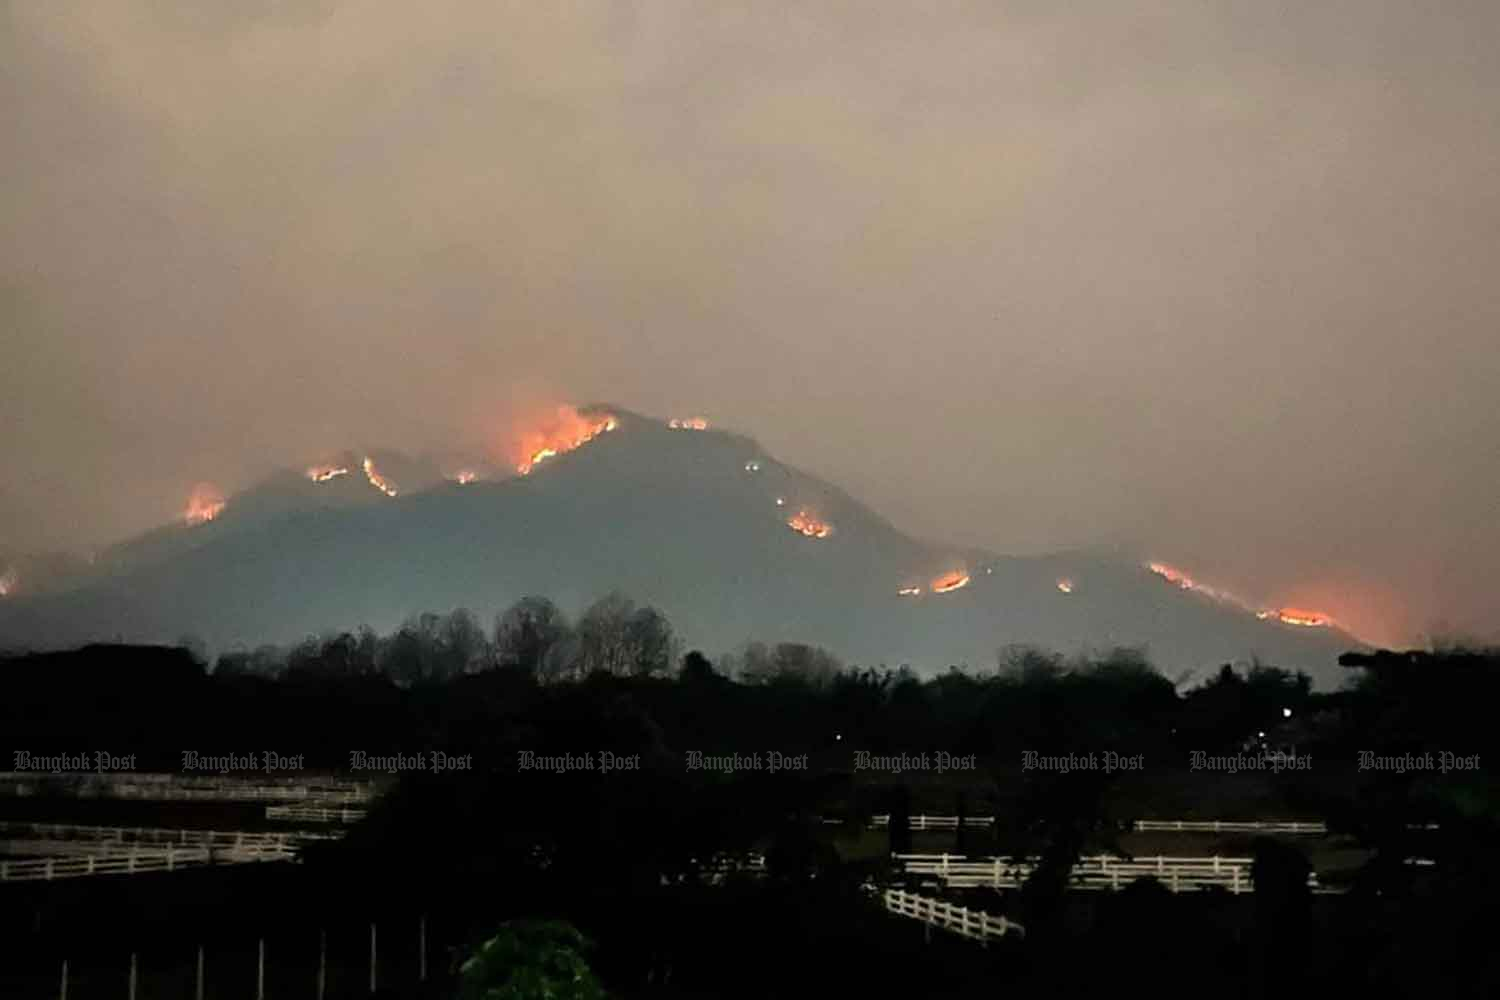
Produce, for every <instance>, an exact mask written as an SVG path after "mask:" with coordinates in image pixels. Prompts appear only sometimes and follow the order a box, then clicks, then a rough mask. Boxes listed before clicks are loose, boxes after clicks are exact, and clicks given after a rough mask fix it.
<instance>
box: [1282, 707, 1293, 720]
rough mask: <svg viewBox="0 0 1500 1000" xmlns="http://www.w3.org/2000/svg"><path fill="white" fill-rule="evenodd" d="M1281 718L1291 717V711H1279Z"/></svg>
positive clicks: (1287, 709) (1284, 709)
mask: <svg viewBox="0 0 1500 1000" xmlns="http://www.w3.org/2000/svg"><path fill="white" fill-rule="evenodd" d="M1281 717H1282V718H1283V719H1290V718H1291V717H1292V710H1291V709H1290V708H1283V709H1282V710H1281Z"/></svg>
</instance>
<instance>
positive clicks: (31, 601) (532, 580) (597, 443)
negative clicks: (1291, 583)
mask: <svg viewBox="0 0 1500 1000" xmlns="http://www.w3.org/2000/svg"><path fill="white" fill-rule="evenodd" d="M614 412H616V413H619V412H620V411H614ZM618 423H619V426H618V428H617V429H616V430H615V431H614V432H612V433H607V434H603V435H601V436H599V437H598V438H597V439H596V440H593V441H592V442H590V443H588V444H587V445H585V446H584V447H582V448H579V449H578V450H576V451H573V452H569V453H566V454H562V455H559V456H557V457H555V458H550V459H548V460H547V461H545V462H543V463H542V464H540V465H538V466H537V467H536V468H535V470H534V471H533V472H532V473H531V474H530V475H528V476H524V477H516V478H510V479H505V480H502V481H497V482H476V483H471V484H468V485H463V486H460V485H457V484H455V483H445V482H441V481H440V480H438V479H437V478H436V476H435V475H434V476H432V477H429V478H427V479H426V480H424V485H425V483H426V482H434V481H436V482H438V485H433V486H430V487H429V488H426V489H420V490H418V491H416V492H411V493H408V492H406V491H405V490H404V489H403V490H402V491H401V492H399V493H398V495H397V496H394V497H388V496H386V495H385V494H384V493H381V492H379V491H377V490H375V489H373V488H372V487H371V486H370V484H369V483H367V482H365V481H364V479H363V477H362V476H361V475H360V474H359V471H358V470H357V469H354V470H351V473H350V474H349V475H347V476H343V477H339V478H337V479H334V480H331V481H329V482H326V483H316V484H315V483H310V482H309V481H308V480H307V479H306V478H305V477H302V476H298V475H294V474H288V475H287V476H285V477H279V478H278V479H276V480H273V481H271V482H268V483H267V484H265V485H263V486H262V487H259V488H257V489H256V490H253V491H249V492H247V493H245V494H242V495H240V496H238V497H234V498H231V500H230V502H229V504H228V506H227V507H226V508H225V510H224V512H223V513H222V515H221V516H220V517H219V518H218V519H216V520H214V521H211V522H209V523H207V524H203V525H199V526H197V527H186V526H179V527H174V528H170V529H161V530H160V531H159V532H155V533H152V534H151V535H148V536H144V537H143V538H141V539H138V540H136V541H135V542H133V543H130V544H129V545H126V546H121V547H119V548H117V549H116V550H113V551H112V553H111V554H110V558H108V559H104V560H101V563H103V564H104V567H103V568H102V569H101V570H100V571H99V572H98V574H97V575H96V577H95V578H94V579H92V580H91V581H90V582H88V583H87V584H85V585H83V586H80V587H78V588H76V589H73V590H71V591H68V592H66V593H60V594H47V595H38V596H36V597H32V598H23V599H11V600H9V601H6V602H4V604H3V605H0V644H4V645H9V646H17V645H25V646H57V645H65V644H69V643H74V642H79V641H82V640H85V639H95V638H124V639H129V640H158V641H160V640H168V641H170V640H174V639H176V638H178V637H180V636H182V635H184V634H189V633H191V634H195V635H198V636H200V637H202V638H203V639H204V640H206V641H207V642H208V643H209V644H210V645H212V646H215V647H222V646H226V645H230V644H236V643H243V644H246V645H254V644H258V643H261V642H267V641H274V642H283V641H289V640H294V639H297V638H300V637H302V636H304V635H307V634H309V633H321V632H326V631H328V630H330V629H343V628H352V627H354V626H356V625H359V624H362V623H368V624H371V625H373V626H375V627H377V628H379V629H388V628H390V627H393V626H394V625H395V624H396V623H397V622H399V621H400V620H401V619H402V618H404V617H405V616H406V615H408V614H410V613H411V612H413V611H418V610H424V609H435V610H446V609H449V608H453V607H459V606H465V607H470V608H473V609H475V610H476V611H478V612H479V613H480V614H481V616H482V617H486V618H487V617H488V616H489V615H491V614H493V612H494V611H496V610H497V609H499V608H502V607H504V606H506V605H507V604H509V603H510V602H512V601H513V600H515V599H516V598H518V597H520V596H522V595H525V594H532V593H538V594H547V595H549V596H551V597H553V598H554V599H555V600H557V601H558V603H559V604H560V605H562V606H563V607H565V608H568V609H571V610H577V609H579V608H581V607H582V606H584V605H586V604H587V603H589V602H590V601H592V600H594V599H595V598H597V597H599V596H601V595H603V594H604V593H606V592H608V591H610V590H616V589H617V590H620V591H623V592H624V593H626V594H628V595H630V596H631V597H633V598H635V599H636V600H637V601H640V602H647V603H651V604H655V605H657V606H658V607H660V608H661V609H662V610H663V611H665V612H666V613H667V615H668V616H669V617H670V618H671V620H672V621H673V623H674V624H675V625H676V627H677V628H678V630H679V632H680V633H681V634H682V636H683V638H684V639H685V640H686V641H687V642H688V643H690V644H692V645H697V646H702V647H703V648H705V649H708V650H710V651H713V652H722V651H726V650H728V649H731V648H733V647H735V646H737V645H739V644H740V643H742V642H744V641H746V640H749V639H762V640H766V641H771V642H774V641H783V640H794V641H802V642H811V643H817V644H820V645H824V646H827V647H828V648H830V649H832V650H833V651H835V652H837V653H838V654H839V655H841V656H843V657H844V658H845V659H846V660H849V661H851V662H857V663H861V664H880V663H885V664H890V665H895V664H899V663H910V664H912V665H913V666H914V667H917V668H919V669H923V670H934V669H941V668H944V667H946V666H948V665H950V664H968V665H970V666H973V667H992V666H993V665H994V664H995V655H996V651H997V650H998V649H999V648H1001V647H1003V646H1005V645H1008V644H1014V643H1028V644H1036V645H1040V646H1045V647H1049V648H1054V649H1057V650H1059V651H1064V652H1072V651H1076V650H1080V649H1093V650H1099V649H1105V648H1109V647H1112V646H1116V645H1130V646H1145V647H1146V648H1147V651H1148V654H1149V655H1150V657H1151V659H1152V661H1153V662H1154V663H1156V664H1157V665H1158V666H1159V667H1160V668H1161V669H1163V670H1164V671H1166V672H1168V673H1169V674H1175V673H1177V672H1180V671H1183V670H1187V669H1199V670H1206V669H1211V668H1213V667H1214V666H1216V665H1217V664H1219V663H1222V662H1227V661H1230V660H1244V659H1247V658H1249V657H1252V656H1257V657H1259V658H1261V659H1263V660H1265V661H1267V662H1270V663H1275V664H1277V665H1282V666H1287V667H1298V668H1302V669H1306V670H1308V671H1309V673H1312V674H1313V675H1314V677H1315V678H1316V679H1317V680H1318V682H1319V683H1320V685H1322V686H1329V685H1332V684H1336V683H1338V681H1339V679H1340V676H1341V672H1340V671H1339V669H1338V668H1337V666H1336V664H1335V658H1336V656H1337V654H1338V653H1339V652H1340V651H1342V650H1344V649H1347V648H1349V647H1350V646H1352V645H1355V643H1354V642H1353V640H1352V639H1350V638H1349V637H1348V636H1347V635H1344V634H1342V633H1339V632H1336V631H1334V630H1332V629H1328V628H1316V629H1307V628H1297V627H1294V626H1290V625H1285V624H1282V623H1279V622H1275V621H1258V620H1256V618H1255V617H1254V616H1253V615H1250V614H1246V613H1245V612H1243V611H1242V610H1240V609H1235V608H1230V607H1226V606H1223V605H1221V604H1218V603H1216V602H1214V601H1212V600H1209V599H1206V598H1203V597H1201V596H1199V595H1196V594H1193V593H1189V592H1186V591H1182V590H1179V589H1177V588H1176V587H1173V586H1170V585H1168V584H1167V583H1166V582H1165V581H1163V580H1161V579H1160V578H1159V577H1157V576H1155V575H1153V574H1152V573H1150V572H1149V571H1148V570H1146V569H1145V568H1143V567H1141V566H1140V565H1138V564H1137V563H1135V562H1133V561H1129V560H1123V559H1119V558H1115V557H1110V556H1107V555H1099V554H1068V555H1057V556H1049V557H1043V558H1024V559H1022V558H1007V557H999V556H994V555H990V554H986V553H982V552H973V551H970V552H963V551H959V550H955V549H949V548H944V547H942V546H940V545H934V544H929V543H926V542H922V541H919V540H917V539H913V538H911V537H909V536H907V535H905V534H903V533H901V532H900V531H898V530H897V529H896V528H894V527H893V526H892V525H890V524H889V523H888V522H886V521H885V520H883V519H882V518H880V517H879V516H878V515H876V514H874V513H873V512H872V511H870V510H869V509H868V508H866V507H864V506H863V505H861V504H859V503H858V502H857V501H855V500H854V499H852V498H850V497H849V496H847V495H846V494H844V493H843V492H841V491H839V490H838V489H836V488H834V487H832V486H830V485H828V484H826V483H823V482H820V481H818V480H816V479H814V478H812V477H809V476H806V475H803V474H801V473H799V472H797V471H796V470H794V469H792V468H789V467H787V466H784V465H781V464H780V463H778V462H776V461H775V460H774V459H772V458H771V457H770V456H767V455H765V454H764V453H763V452H762V451H761V449H760V448H759V447H758V446H757V445H756V444H755V442H754V441H752V440H750V439H748V438H744V437H739V436H736V435H732V434H726V433H722V432H717V431H693V430H674V429H669V428H668V427H666V426H664V425H663V424H661V423H659V422H656V421H651V420H647V419H645V418H640V417H635V416H631V415H627V414H620V417H619V421H618ZM395 462H396V460H395V459H394V458H392V459H390V463H391V464H392V465H394V464H395ZM392 478H393V479H395V477H394V476H393V477H392ZM396 481H397V482H399V481H400V480H399V479H398V480H396ZM778 500H780V501H781V502H780V503H778ZM803 511H806V512H807V514H808V515H809V517H810V518H811V519H813V520H814V521H815V522H818V523H826V524H829V525H831V528H832V530H831V533H829V534H828V535H827V537H821V538H818V537H808V536H807V535H805V534H802V533H799V532H798V531H794V530H792V529H791V528H789V527H788V524H787V521H788V519H790V518H791V517H792V516H793V515H795V514H797V513H799V512H803ZM808 530H809V531H814V530H815V529H814V528H809V529H808ZM959 569H963V570H966V571H967V573H968V574H969V575H970V577H971V582H970V583H969V584H968V585H967V586H965V587H963V588H962V589H957V590H954V591H952V592H951V593H944V594H938V593H933V592H932V581H933V580H934V579H935V578H937V577H939V576H941V575H942V574H944V573H947V572H950V571H957V570H959ZM1062 579H1067V580H1069V581H1070V582H1071V584H1072V592H1071V593H1064V592H1063V591H1062V590H1060V589H1059V587H1058V581H1059V580H1062ZM909 586H920V587H921V588H922V591H923V593H922V594H921V595H920V596H915V597H903V596H899V595H898V593H897V592H898V590H900V589H902V588H904V587H909Z"/></svg>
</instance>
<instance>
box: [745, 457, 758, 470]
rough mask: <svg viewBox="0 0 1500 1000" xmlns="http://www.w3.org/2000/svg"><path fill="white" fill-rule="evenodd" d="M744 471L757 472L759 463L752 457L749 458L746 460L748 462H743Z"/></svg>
mask: <svg viewBox="0 0 1500 1000" xmlns="http://www.w3.org/2000/svg"><path fill="white" fill-rule="evenodd" d="M745 471H746V472H759V471H760V463H759V462H757V461H755V460H754V459H751V460H750V461H748V462H746V463H745Z"/></svg>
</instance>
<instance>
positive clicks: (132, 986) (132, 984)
mask: <svg viewBox="0 0 1500 1000" xmlns="http://www.w3.org/2000/svg"><path fill="white" fill-rule="evenodd" d="M129 997H130V1000H135V952H133V951H132V952H131V953H130V993H129Z"/></svg>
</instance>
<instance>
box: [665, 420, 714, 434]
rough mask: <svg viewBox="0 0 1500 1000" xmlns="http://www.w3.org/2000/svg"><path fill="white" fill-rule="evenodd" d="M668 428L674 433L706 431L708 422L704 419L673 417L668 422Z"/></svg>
mask: <svg viewBox="0 0 1500 1000" xmlns="http://www.w3.org/2000/svg"><path fill="white" fill-rule="evenodd" d="M667 426H668V427H670V428H672V429H673V430H674V431H706V430H708V421H707V420H705V419H704V418H703V417H673V418H672V419H671V420H668V421H667Z"/></svg>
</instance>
